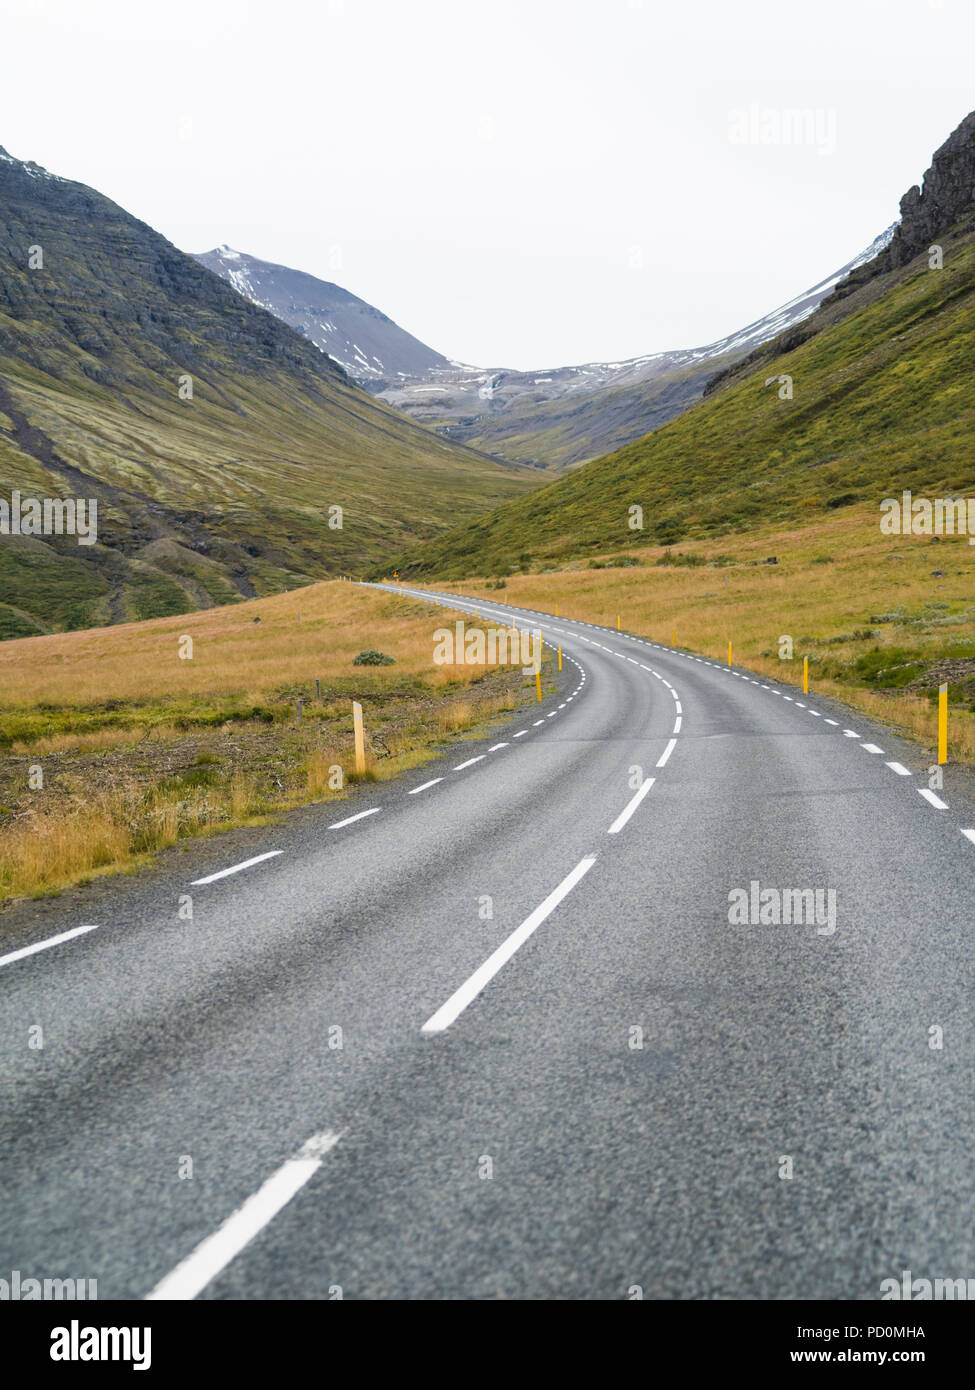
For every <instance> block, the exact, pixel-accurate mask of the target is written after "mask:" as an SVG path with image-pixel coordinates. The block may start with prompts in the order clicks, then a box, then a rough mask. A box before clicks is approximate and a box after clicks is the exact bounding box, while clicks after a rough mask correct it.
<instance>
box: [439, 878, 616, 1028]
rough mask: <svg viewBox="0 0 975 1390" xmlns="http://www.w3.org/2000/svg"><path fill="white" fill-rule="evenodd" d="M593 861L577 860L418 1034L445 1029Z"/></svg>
mask: <svg viewBox="0 0 975 1390" xmlns="http://www.w3.org/2000/svg"><path fill="white" fill-rule="evenodd" d="M595 862H596V856H595V855H594V854H591V855H587V856H586V857H585V859H580V860H579V863H578V864H577V865H576V866H575V868H574V869H573V870H572V872H571V873H569V874H566V876H565V878H564V879H563V880H562V882H561V883H560V884H559V886H558V887H557V888H553V890H552V892H551V893H549V895H548V897H547V898H546V899H545V901H544V902H542V903H539V905H538V907H536V908H535V911H534V912H532V913H531V914H530V915H529V916H528V917H526V918H525V920H524V921H523V922H522V924H521V926H520V927H516V928H515V930H514V931H513V932H512V933H511V935H510V936H509V937H508V938H507V940H506V941H502V943H501V945H500V946H499V947H498V949H497V950H496V951H493V952H492V953H491V955H489V956H488V958H487V960H486V961H485V962H484V964H483V965H482V966H479V968H478V969H477V970H475V971H474V974H473V975H471V977H470V979H468V980H465V981H464V983H463V984H462V985H461V986H460V988H459V989H456V990H454V992H453V994H452V995H451V996H450V998H449V999H448V1000H447V1002H446V1003H445V1004H441V1006H440V1008H439V1009H438V1010H437V1012H436V1013H435V1014H431V1016H430V1017H429V1018H428V1019H427V1021H426V1023H424V1025H423V1027H422V1028H421V1029H420V1032H421V1033H442V1032H444V1030H445V1029H447V1028H449V1027H450V1025H451V1024H452V1023H453V1022H454V1021H455V1019H457V1018H459V1016H460V1015H461V1014H462V1013H463V1012H464V1010H465V1009H466V1008H467V1006H468V1004H470V1003H472V1002H473V1000H475V999H476V998H477V996H478V995H479V994H480V993H481V990H482V989H484V987H485V986H486V985H488V984H490V982H491V981H492V980H493V979H494V977H495V975H497V973H498V971H499V970H501V969H502V967H503V966H504V965H506V964H507V962H508V961H509V960H510V959H511V957H512V956H513V955H514V953H515V952H516V951H517V950H518V948H519V946H523V945H524V944H525V942H526V941H527V940H528V938H529V937H530V936H531V935H532V933H533V932H534V931H535V930H536V928H537V927H540V926H541V924H542V923H543V922H544V921H545V918H546V917H548V916H549V915H550V914H551V913H552V912H554V911H555V909H556V908H557V907H558V905H559V903H560V902H561V901H562V899H563V898H565V897H567V896H568V894H569V893H571V892H572V890H573V888H574V887H575V886H576V884H577V883H578V882H579V880H580V879H581V878H583V877H584V875H585V874H587V873H588V872H589V870H590V869H591V868H592V866H593V864H595Z"/></svg>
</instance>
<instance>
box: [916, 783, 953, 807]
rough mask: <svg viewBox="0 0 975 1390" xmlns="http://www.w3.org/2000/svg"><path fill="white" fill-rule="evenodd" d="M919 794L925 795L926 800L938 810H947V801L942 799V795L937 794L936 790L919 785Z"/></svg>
mask: <svg viewBox="0 0 975 1390" xmlns="http://www.w3.org/2000/svg"><path fill="white" fill-rule="evenodd" d="M917 792H918V795H919V796H923V797H924V799H925V801H929V802H930V803H931V805H932V806H934V807H935V809H936V810H938V811H947V809H948V803H947V801H942V800H941V797H940V796H935V794H934V792H932V791H928V789H927V787H918V789H917Z"/></svg>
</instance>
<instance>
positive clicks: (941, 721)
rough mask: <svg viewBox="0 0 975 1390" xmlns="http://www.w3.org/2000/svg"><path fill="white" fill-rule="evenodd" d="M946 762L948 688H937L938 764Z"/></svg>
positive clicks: (941, 686)
mask: <svg viewBox="0 0 975 1390" xmlns="http://www.w3.org/2000/svg"><path fill="white" fill-rule="evenodd" d="M947 761H948V686H947V684H945V685H939V686H938V762H939V763H941V764H944V763H946V762H947Z"/></svg>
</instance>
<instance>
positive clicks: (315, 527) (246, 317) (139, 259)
mask: <svg viewBox="0 0 975 1390" xmlns="http://www.w3.org/2000/svg"><path fill="white" fill-rule="evenodd" d="M530 483H531V479H530V477H528V476H527V475H525V474H522V473H519V471H518V470H517V469H512V468H507V467H503V466H501V465H499V464H498V463H497V462H495V461H492V460H489V459H487V458H485V457H484V456H482V455H479V454H477V453H475V452H473V451H471V450H468V449H462V448H460V447H458V446H456V445H454V444H452V443H451V442H449V441H447V440H444V439H441V438H439V437H437V436H436V435H434V434H432V433H431V432H429V431H427V430H425V429H423V428H422V427H421V426H419V425H417V424H416V423H414V422H413V421H411V420H408V419H406V418H405V417H403V416H400V415H397V414H396V413H395V412H394V411H392V410H390V409H389V408H388V407H387V406H385V405H384V404H383V403H382V402H380V401H377V400H375V399H374V398H373V397H372V396H370V395H368V394H367V393H366V392H364V391H362V390H361V389H360V388H359V387H358V386H356V385H355V384H354V383H353V382H352V381H351V380H350V379H349V377H348V376H347V375H346V373H345V372H344V371H343V370H342V368H341V367H339V366H338V365H337V364H335V363H334V362H332V361H331V360H330V358H329V357H327V356H326V355H325V354H323V353H321V352H319V351H318V349H317V348H315V347H313V346H312V344H311V343H309V342H308V341H307V340H306V339H305V338H304V337H302V336H301V335H300V334H298V333H296V332H295V331H294V330H293V329H291V328H289V327H288V326H287V325H285V324H283V323H282V322H281V321H280V320H279V319H278V318H276V317H275V316H274V315H272V314H270V313H268V312H267V311H266V310H264V309H261V308H258V307H256V306H254V305H252V304H249V303H247V301H246V300H245V299H243V298H242V297H241V296H240V295H239V294H237V293H235V291H234V290H232V289H231V288H230V286H229V285H227V284H226V283H225V282H224V281H223V280H222V279H220V277H218V276H216V275H214V274H212V273H211V272H210V271H208V270H206V269H205V268H204V267H203V266H201V265H199V264H198V263H197V262H196V261H195V260H194V259H193V258H192V257H191V256H187V255H184V254H183V253H182V252H181V251H178V250H177V249H176V248H175V247H174V246H172V245H171V244H170V243H169V242H168V241H166V240H165V238H164V237H162V236H160V235H159V234H158V233H157V232H155V231H153V230H152V228H150V227H148V226H146V225H145V224H144V223H142V222H139V221H137V220H136V219H135V218H134V217H132V216H130V215H129V214H128V213H127V212H125V211H124V210H123V209H122V208H120V207H118V206H117V205H116V204H114V203H112V202H110V201H109V199H107V198H105V197H103V196H102V195H101V194H100V193H97V192H96V191H94V190H93V189H91V188H86V187H85V186H84V185H82V184H78V183H74V182H71V181H70V180H68V179H64V178H60V177H58V176H56V175H54V174H50V173H48V172H46V171H45V170H44V169H42V168H40V167H39V166H38V165H36V164H33V163H29V162H23V161H21V160H18V159H14V158H12V157H11V156H10V155H9V154H8V153H7V152H6V151H5V150H0V502H2V506H0V521H3V519H4V516H5V513H6V511H7V510H8V508H9V505H10V504H11V503H12V502H13V501H14V499H13V493H14V492H15V491H19V492H20V493H21V494H22V495H23V496H24V497H33V498H36V499H39V500H43V499H44V498H79V497H80V498H85V499H93V500H95V501H96V502H97V506H98V537H97V543H96V544H93V545H82V544H79V543H78V540H77V538H76V537H69V536H57V535H54V534H51V535H31V534H20V535H17V534H0V636H8V637H9V636H18V635H25V634H28V633H35V632H38V631H47V630H50V629H60V628H68V627H82V626H90V625H93V624H99V623H107V622H120V621H125V620H128V619H132V618H141V617H152V616H157V615H160V614H166V613H178V612H184V611H187V610H189V609H192V608H197V607H205V606H209V605H211V604H213V603H224V602H231V601H234V600H235V599H239V598H242V597H249V596H253V595H255V594H265V593H270V592H276V591H278V590H281V589H285V588H293V587H295V586H296V585H299V584H303V583H307V582H309V581H310V580H311V579H313V578H316V577H323V576H327V575H330V574H336V573H338V572H340V571H344V570H348V569H350V568H352V567H358V566H362V565H364V564H366V563H368V562H372V561H375V560H378V559H379V557H381V556H382V555H384V554H388V553H390V551H391V550H392V549H394V548H402V547H403V546H404V545H405V544H409V543H410V542H411V541H412V540H417V539H420V538H423V537H428V536H431V535H434V534H436V532H437V531H439V530H442V529H443V528H444V527H445V526H446V525H448V524H450V523H453V522H454V521H455V520H456V518H457V516H458V514H460V515H464V514H465V513H467V514H473V513H474V512H476V511H478V510H479V509H483V508H486V507H489V506H491V505H493V504H495V503H497V502H499V501H501V500H502V499H504V498H505V497H510V496H512V495H514V494H516V493H517V492H519V491H520V490H523V489H524V488H525V487H527V486H529V485H530ZM335 507H341V508H342V509H343V512H342V514H341V516H340V514H339V513H338V512H336V511H334V510H330V509H333V508H335ZM329 519H331V521H332V526H330V525H329V524H328V522H329ZM339 520H341V521H342V528H341V529H338V525H337V523H338V521H339ZM52 524H53V518H52ZM333 527H334V529H333ZM28 529H29V528H28ZM48 529H49V530H50V529H51V527H49V528H48ZM6 530H7V526H6V524H3V525H2V526H0V532H5V531H6Z"/></svg>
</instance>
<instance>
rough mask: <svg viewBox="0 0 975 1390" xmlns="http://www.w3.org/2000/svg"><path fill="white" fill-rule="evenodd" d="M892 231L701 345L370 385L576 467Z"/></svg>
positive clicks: (540, 458) (763, 334) (812, 298)
mask: <svg viewBox="0 0 975 1390" xmlns="http://www.w3.org/2000/svg"><path fill="white" fill-rule="evenodd" d="M893 235H894V227H889V228H888V229H887V231H886V232H883V233H881V235H880V236H878V237H877V238H876V239H875V240H874V241H873V242H871V244H870V245H869V246H868V247H867V248H866V250H865V251H862V252H861V253H860V255H858V256H856V257H854V259H853V260H852V261H849V262H848V263H847V264H846V265H845V266H843V267H842V268H841V269H840V270H837V271H835V272H834V273H833V274H832V275H829V276H827V278H826V279H825V280H821V281H820V282H819V283H818V284H816V285H813V287H812V288H811V289H808V290H805V291H804V292H803V293H802V294H799V295H796V297H795V298H794V299H790V300H789V302H788V303H787V304H783V305H781V306H780V307H779V308H777V309H774V310H772V312H771V313H768V314H765V315H764V316H763V317H762V318H760V319H756V321H755V322H754V323H750V324H748V325H747V327H745V328H742V329H739V330H738V331H737V332H736V333H731V334H729V335H728V336H727V337H726V338H720V339H718V341H717V342H714V343H709V344H707V345H706V346H705V347H700V348H688V349H683V350H677V351H671V352H657V353H651V354H649V355H647V356H644V357H633V358H629V359H627V360H626V361H622V362H586V363H584V364H583V365H581V366H576V367H557V368H554V369H552V370H549V371H534V372H514V371H501V370H494V371H484V370H482V369H479V368H476V367H459V366H458V365H457V364H452V365H451V366H449V367H436V368H433V369H432V370H430V371H426V372H424V373H422V374H420V375H419V376H415V377H409V378H404V379H402V380H401V381H400V382H399V383H396V384H392V385H385V386H376V387H373V388H372V389H374V390H375V391H376V393H377V394H378V395H379V396H380V398H381V399H382V400H384V401H386V402H387V403H388V404H389V405H393V406H395V407H396V408H397V409H398V410H402V411H404V412H405V413H407V414H409V415H412V416H413V418H414V419H416V420H420V421H422V422H423V423H424V424H426V425H429V426H431V427H432V428H435V429H438V430H439V431H440V432H441V433H442V434H444V435H446V436H447V437H448V438H450V439H453V440H454V441H455V442H457V443H464V444H469V445H471V447H473V448H476V449H481V450H483V451H484V452H485V453H489V454H493V455H494V456H496V457H499V458H504V459H508V460H511V461H515V462H519V463H524V464H532V465H535V466H537V467H541V468H551V469H553V470H561V469H566V468H571V467H574V466H576V465H578V464H579V463H581V462H583V461H585V460H586V459H590V458H594V457H597V456H598V455H600V454H604V453H608V452H610V451H612V450H613V449H616V448H619V447H621V446H622V445H624V444H628V443H630V441H631V440H634V439H638V438H639V437H640V436H641V435H644V434H647V433H649V431H650V430H654V429H657V428H658V426H660V425H663V424H666V423H667V421H668V420H672V419H674V418H675V417H676V416H677V415H679V414H681V412H682V411H684V410H686V409H687V408H688V406H690V405H691V404H693V402H694V401H696V400H698V399H699V398H700V397H701V395H702V394H703V392H704V388H705V385H706V383H707V381H708V380H709V378H710V377H711V376H713V375H714V373H715V372H716V371H718V370H720V369H721V368H722V367H724V366H728V365H730V364H731V363H733V362H735V361H736V360H738V359H739V358H741V357H743V356H744V355H745V354H746V353H747V352H749V351H750V350H751V349H753V348H754V347H756V346H757V345H758V344H760V343H764V342H766V341H767V340H768V339H770V338H774V337H775V336H776V335H777V334H779V333H781V332H783V330H785V329H788V328H790V327H793V326H795V325H797V324H799V323H802V322H803V321H804V320H805V319H806V318H808V317H809V315H810V314H812V313H813V312H814V311H815V309H816V308H817V307H818V305H819V304H820V303H821V301H822V300H823V299H824V298H825V297H826V296H827V295H829V294H830V292H831V291H832V290H833V289H834V287H835V286H836V285H837V284H838V283H839V282H840V281H841V280H843V279H844V278H845V277H846V276H847V275H849V274H850V272H851V271H853V270H855V269H856V268H857V267H859V266H861V265H864V264H867V263H869V262H870V261H872V260H873V258H874V257H876V256H877V255H878V254H879V253H880V252H881V251H882V250H883V249H884V248H885V247H886V246H887V245H888V244H889V243H890V240H891V238H892V236H893Z"/></svg>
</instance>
